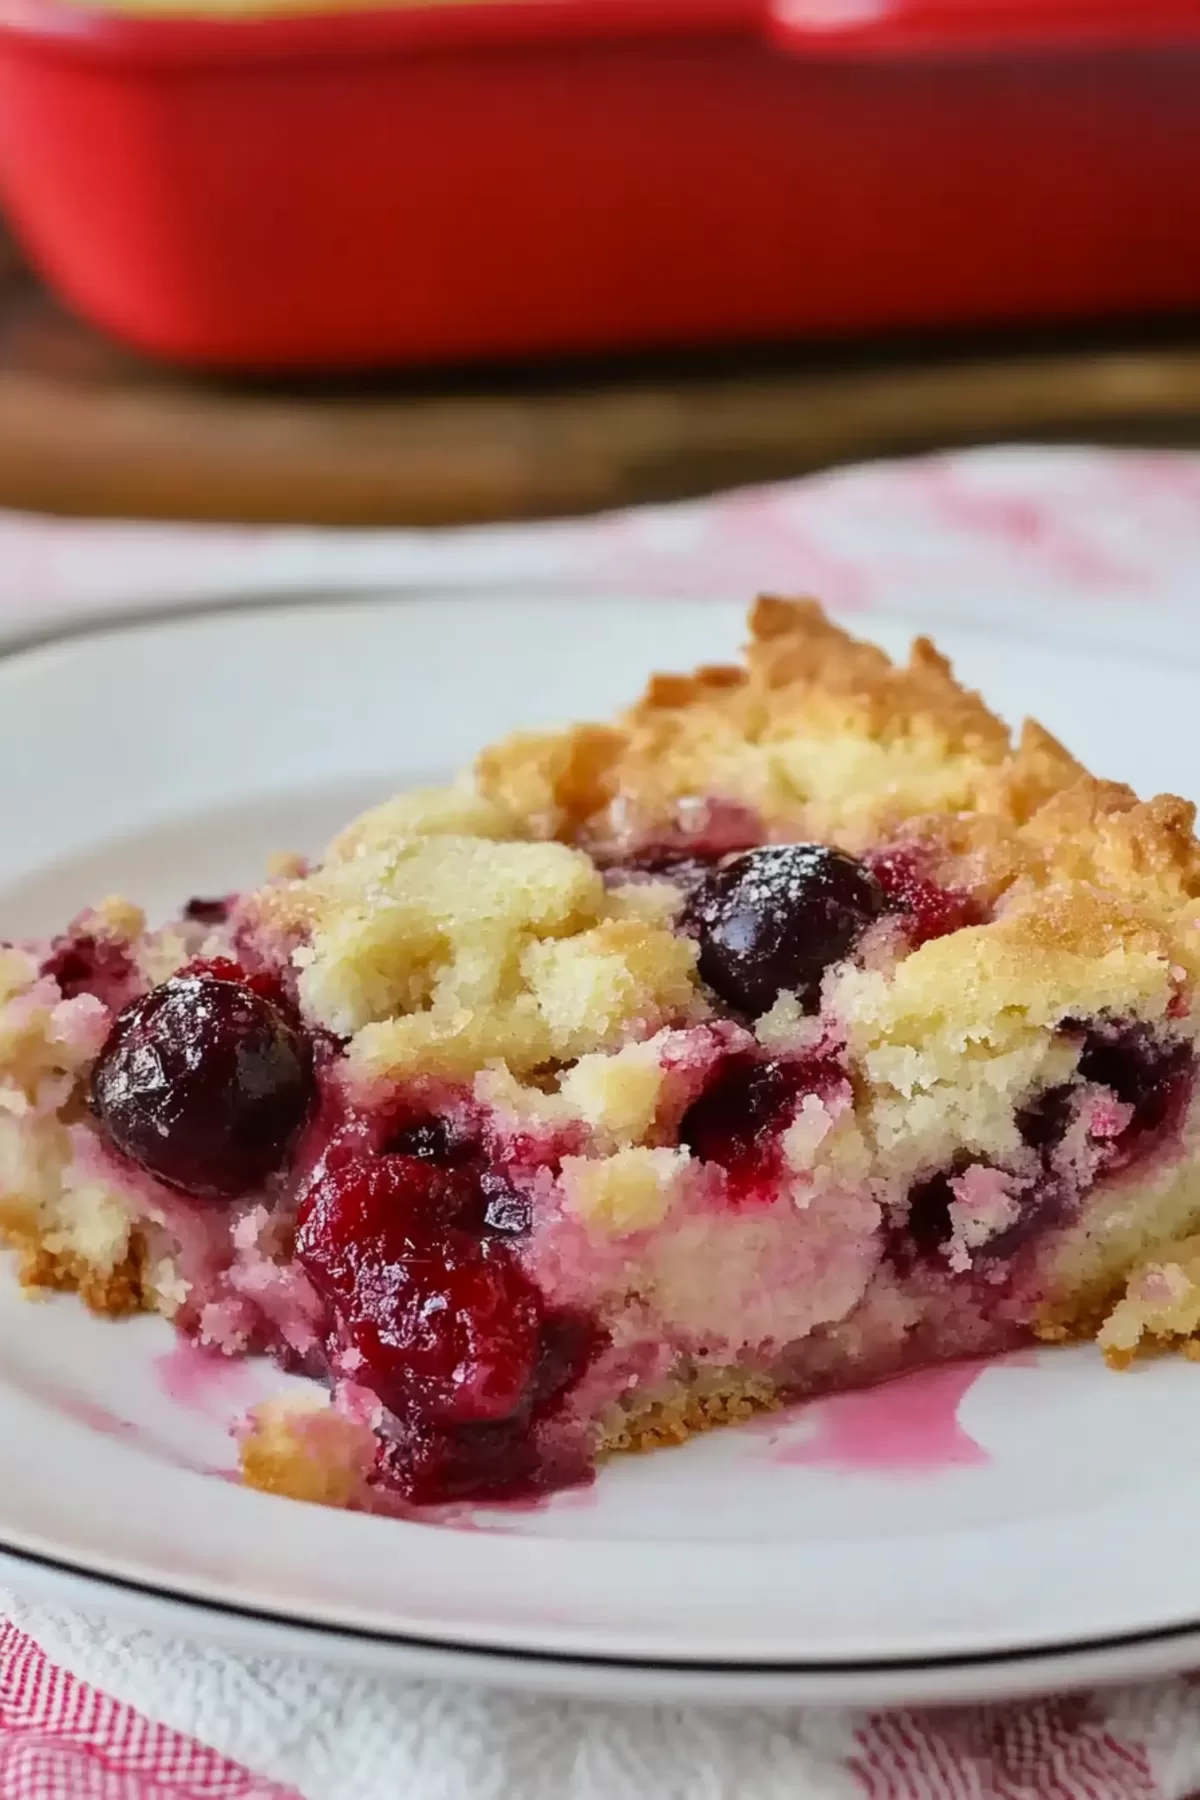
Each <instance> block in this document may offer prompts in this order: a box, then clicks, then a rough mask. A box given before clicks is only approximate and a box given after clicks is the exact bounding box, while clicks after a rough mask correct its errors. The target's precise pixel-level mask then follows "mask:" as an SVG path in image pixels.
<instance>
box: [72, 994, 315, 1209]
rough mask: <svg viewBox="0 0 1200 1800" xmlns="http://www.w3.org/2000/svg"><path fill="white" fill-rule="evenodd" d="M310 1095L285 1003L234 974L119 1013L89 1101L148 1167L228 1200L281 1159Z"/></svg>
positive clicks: (174, 1183)
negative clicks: (277, 1001)
mask: <svg viewBox="0 0 1200 1800" xmlns="http://www.w3.org/2000/svg"><path fill="white" fill-rule="evenodd" d="M231 966H232V965H231ZM312 1093H313V1077H312V1062H311V1057H310V1054H309V1047H308V1044H307V1042H306V1041H305V1038H304V1036H303V1033H302V1032H301V1031H300V1030H299V1029H298V1028H297V1026H296V1025H295V1023H294V1022H293V1021H292V1020H291V1019H290V1018H289V1017H288V1015H287V1014H286V1013H285V1012H284V1011H283V1010H281V1009H280V1008H279V1007H278V1006H276V1005H275V1004H274V1003H273V1002H272V1001H271V1000H269V999H267V998H266V997H265V996H264V995H262V994H260V993H257V992H255V991H254V989H253V988H251V987H248V986H247V985H246V984H245V983H244V982H242V981H240V980H237V979H234V978H232V977H228V976H219V977H218V976H214V975H210V974H184V975H177V976H174V977H172V979H171V980H170V981H165V982H163V984H162V985H161V986H160V987H157V988H154V989H153V990H152V991H151V992H150V993H149V994H146V995H145V996H144V997H143V998H142V999H140V1000H135V1001H133V1002H132V1003H131V1004H130V1005H129V1006H127V1007H126V1008H125V1009H124V1011H123V1012H121V1013H120V1014H119V1015H118V1017H117V1019H116V1022H115V1023H114V1025H113V1028H112V1030H111V1032H110V1033H109V1036H108V1040H107V1042H106V1043H105V1045H104V1048H103V1050H102V1051H101V1053H100V1057H99V1059H98V1061H97V1063H96V1067H95V1070H94V1071H93V1075H92V1091H91V1101H92V1107H93V1110H94V1111H95V1113H96V1114H97V1116H98V1118H99V1119H100V1121H101V1123H102V1124H103V1126H104V1129H105V1131H106V1132H107V1134H108V1136H109V1138H110V1139H111V1140H112V1142H113V1143H114V1144H115V1145H116V1147H117V1149H118V1150H121V1151H122V1152H123V1153H124V1154H125V1155H126V1156H128V1157H129V1158H130V1159H131V1160H132V1161H133V1162H135V1163H138V1164H140V1165H141V1167H142V1168H144V1169H147V1170H148V1171H149V1172H150V1174H152V1175H155V1176H157V1177H158V1179H159V1180H160V1181H164V1182H166V1183H167V1184H168V1185H169V1186H171V1187H177V1188H182V1189H183V1190H184V1191H185V1192H187V1193H190V1194H197V1195H201V1196H204V1197H207V1198H212V1199H230V1198H233V1197H234V1196H236V1195H238V1194H242V1193H245V1192H246V1191H247V1190H248V1189H251V1188H254V1187H257V1186H258V1185H259V1184H260V1183H261V1182H262V1181H263V1180H264V1179H265V1177H266V1176H268V1175H270V1174H271V1173H272V1172H273V1171H274V1170H276V1169H278V1168H279V1167H280V1166H281V1165H282V1163H283V1162H284V1159H285V1157H286V1155H287V1151H288V1148H289V1146H290V1144H291V1142H292V1139H293V1137H294V1136H295V1134H296V1132H297V1131H298V1130H299V1128H300V1126H301V1124H302V1123H303V1121H304V1118H305V1116H306V1114H307V1112H308V1108H309V1104H310V1101H311V1098H312Z"/></svg>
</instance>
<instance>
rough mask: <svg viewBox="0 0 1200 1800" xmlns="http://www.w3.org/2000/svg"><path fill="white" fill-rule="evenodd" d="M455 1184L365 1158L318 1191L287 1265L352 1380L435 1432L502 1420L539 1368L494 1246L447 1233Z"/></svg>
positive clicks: (516, 1284)
mask: <svg viewBox="0 0 1200 1800" xmlns="http://www.w3.org/2000/svg"><path fill="white" fill-rule="evenodd" d="M463 1203H464V1197H463V1190H462V1186H461V1184H460V1183H459V1182H458V1181H457V1180H456V1178H455V1177H454V1175H453V1173H447V1172H445V1171H443V1170H440V1169H438V1168H437V1167H435V1166H434V1165H433V1164H431V1163H429V1162H427V1161H423V1160H422V1159H421V1158H419V1157H412V1156H396V1155H386V1156H362V1157H359V1158H358V1159H356V1160H355V1161H353V1162H350V1163H346V1164H343V1165H341V1166H339V1167H338V1168H337V1169H335V1170H334V1171H333V1172H331V1173H328V1174H326V1175H325V1176H323V1177H322V1178H321V1179H320V1180H318V1181H317V1182H316V1183H315V1184H314V1186H313V1187H312V1188H311V1189H310V1191H309V1193H308V1194H307V1195H306V1197H305V1199H304V1201H303V1202H302V1204H301V1207H300V1211H299V1214H298V1217H297V1229H296V1256H297V1259H298V1260H299V1262H300V1264H301V1266H302V1267H303V1268H304V1270H305V1272H306V1273H307V1275H308V1276H309V1279H310V1280H311V1281H312V1282H313V1284H314V1286H315V1287H316V1288H317V1289H318V1291H319V1292H320V1293H321V1294H322V1295H323V1296H324V1297H325V1299H326V1300H327V1301H328V1302H329V1303H330V1304H331V1306H332V1307H333V1310H334V1312H335V1314H336V1316H337V1319H338V1321H339V1323H340V1327H341V1330H342V1333H343V1335H344V1338H345V1341H346V1343H347V1344H348V1345H349V1346H350V1348H351V1349H352V1350H353V1351H355V1352H357V1354H358V1357H359V1358H360V1359H361V1362H360V1367H359V1372H358V1379H359V1380H360V1381H361V1382H362V1383H363V1385H364V1386H365V1387H369V1388H370V1389H371V1391H372V1392H373V1393H376V1394H378V1395H379V1397H380V1399H381V1400H383V1402H384V1404H385V1405H387V1406H388V1407H390V1408H391V1409H392V1410H393V1411H394V1412H396V1413H398V1414H400V1415H401V1416H404V1417H408V1416H410V1415H415V1416H419V1417H420V1418H422V1419H425V1420H427V1421H428V1422H430V1423H431V1424H437V1425H439V1426H445V1425H451V1424H466V1423H478V1422H480V1421H485V1420H497V1419H505V1418H508V1417H509V1416H511V1414H512V1413H513V1412H515V1411H516V1409H517V1408H518V1407H519V1406H520V1405H521V1403H522V1401H523V1400H524V1399H525V1398H526V1397H527V1395H528V1393H529V1392H530V1389H531V1385H532V1383H533V1380H534V1376H535V1373H536V1369H537V1365H538V1357H539V1342H540V1340H539V1330H540V1324H541V1308H540V1305H539V1302H538V1296H537V1291H536V1289H535V1288H534V1287H533V1285H532V1283H531V1282H530V1281H529V1280H528V1278H527V1277H526V1275H525V1273H524V1271H523V1270H522V1268H521V1266H520V1264H519V1263H518V1262H517V1261H516V1259H515V1257H513V1256H512V1254H511V1252H510V1251H509V1250H508V1249H507V1248H506V1247H505V1245H504V1244H503V1243H502V1242H501V1241H500V1240H498V1239H489V1238H486V1237H484V1238H481V1237H479V1236H477V1235H476V1234H475V1233H474V1232H471V1231H468V1230H464V1229H463V1228H462V1226H460V1225H458V1224H456V1223H454V1222H453V1221H454V1220H455V1218H456V1217H457V1216H458V1214H459V1212H460V1211H461V1209H462V1207H463Z"/></svg>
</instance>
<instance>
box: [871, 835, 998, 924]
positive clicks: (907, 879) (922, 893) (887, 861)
mask: <svg viewBox="0 0 1200 1800" xmlns="http://www.w3.org/2000/svg"><path fill="white" fill-rule="evenodd" d="M921 862H922V859H921V856H920V853H919V851H918V850H916V849H915V848H913V847H912V846H910V845H903V846H900V847H898V848H896V849H894V850H879V851H876V852H875V853H874V855H872V856H869V857H868V858H867V867H868V868H869V870H870V871H871V874H872V875H873V876H874V877H875V879H876V881H877V882H878V883H879V885H880V887H881V888H882V889H883V893H884V896H885V898H886V900H887V904H888V908H889V910H890V911H894V912H898V913H901V914H903V915H904V924H905V935H906V937H907V939H908V942H909V943H910V944H911V946H912V948H913V949H914V950H916V949H918V948H919V947H920V946H921V945H922V944H928V943H929V942H930V941H931V940H932V939H933V938H940V937H947V936H948V935H949V933H950V932H952V931H961V930H962V929H963V927H964V926H967V925H979V924H982V922H983V919H984V916H985V915H984V911H983V908H982V907H981V906H980V905H979V903H978V901H977V900H975V899H974V897H973V896H972V895H971V894H967V893H964V892H963V891H962V889H960V888H949V887H943V886H942V884H941V883H940V882H937V881H934V880H932V879H931V877H930V876H928V875H927V874H925V873H924V871H923V869H922V866H921Z"/></svg>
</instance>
